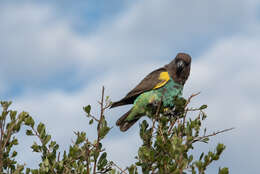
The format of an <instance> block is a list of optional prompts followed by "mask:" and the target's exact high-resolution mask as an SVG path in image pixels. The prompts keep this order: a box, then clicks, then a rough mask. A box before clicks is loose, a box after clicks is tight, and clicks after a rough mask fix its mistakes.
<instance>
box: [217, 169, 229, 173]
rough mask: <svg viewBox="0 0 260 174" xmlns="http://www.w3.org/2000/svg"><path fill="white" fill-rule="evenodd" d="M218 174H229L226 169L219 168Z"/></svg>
mask: <svg viewBox="0 0 260 174" xmlns="http://www.w3.org/2000/svg"><path fill="white" fill-rule="evenodd" d="M218 174H229V170H228V168H227V167H224V168H222V169H221V168H219V171H218Z"/></svg>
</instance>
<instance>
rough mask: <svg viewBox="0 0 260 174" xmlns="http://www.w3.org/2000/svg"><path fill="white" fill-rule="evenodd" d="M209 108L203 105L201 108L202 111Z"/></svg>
mask: <svg viewBox="0 0 260 174" xmlns="http://www.w3.org/2000/svg"><path fill="white" fill-rule="evenodd" d="M207 107H208V106H207V105H202V106H201V107H200V110H203V109H206V108H207Z"/></svg>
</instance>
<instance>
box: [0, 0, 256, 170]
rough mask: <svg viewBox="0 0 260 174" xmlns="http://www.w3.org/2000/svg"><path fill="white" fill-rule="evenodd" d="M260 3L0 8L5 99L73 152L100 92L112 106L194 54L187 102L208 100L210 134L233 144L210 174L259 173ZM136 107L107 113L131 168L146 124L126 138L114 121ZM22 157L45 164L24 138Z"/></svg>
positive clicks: (110, 144)
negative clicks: (222, 173)
mask: <svg viewBox="0 0 260 174" xmlns="http://www.w3.org/2000/svg"><path fill="white" fill-rule="evenodd" d="M259 31H260V2H259V1H257V0H229V1H225V0H218V1H206V0H201V1H187V0H183V1H177V0H162V1H158V0H142V1H137V0H132V1H128V0H126V1H119V0H110V1H105V0H101V1H90V0H87V1H86V0H79V1H77V3H75V2H72V1H68V0H65V1H51V0H46V1H44V2H43V1H33V0H24V1H18V0H13V1H7V0H3V1H1V2H0V38H1V39H0V62H1V63H0V96H1V98H0V100H8V101H9V100H11V101H13V105H12V108H13V109H16V110H18V111H23V110H25V111H28V112H29V113H30V114H31V115H32V116H33V117H34V118H35V120H36V122H38V123H39V122H43V123H45V124H46V127H47V130H48V132H49V133H50V134H52V135H53V136H52V137H53V139H54V140H56V141H57V142H58V143H59V144H61V149H62V150H64V149H68V147H69V144H71V142H72V140H73V138H75V136H74V134H73V131H77V130H79V131H86V132H87V135H88V136H89V137H90V138H92V139H93V138H94V137H95V129H93V128H92V129H91V128H90V127H89V126H88V120H87V119H86V118H85V117H84V112H83V110H82V107H83V106H85V105H88V104H91V105H92V108H93V110H92V112H93V114H96V115H97V114H98V113H99V110H98V108H99V105H98V103H97V101H98V100H99V99H100V96H101V88H102V86H105V93H106V95H109V96H110V97H111V99H112V100H113V101H115V100H118V99H120V98H122V97H123V96H124V95H125V94H126V93H127V92H128V91H129V90H131V89H132V88H133V87H134V86H135V85H136V84H137V83H138V82H140V80H142V78H143V77H144V76H145V75H147V74H148V73H150V72H151V71H153V70H154V69H156V68H159V67H161V66H163V65H165V64H167V63H169V62H170V61H171V60H172V59H173V58H174V57H175V56H176V54H177V53H178V52H185V53H188V54H190V55H191V56H192V66H191V75H190V77H189V79H188V81H187V83H186V84H185V87H184V92H183V93H184V97H188V96H190V95H191V94H193V93H197V92H201V94H200V95H199V96H198V97H196V98H195V99H194V101H193V102H192V104H193V106H200V105H202V104H207V105H208V109H207V110H206V111H207V114H208V118H207V120H206V122H205V125H206V127H207V128H208V131H209V132H213V131H217V130H221V129H225V128H230V127H235V128H236V129H235V130H232V131H231V132H228V133H225V134H221V135H218V136H215V137H213V138H212V139H211V141H210V143H209V144H206V145H205V144H197V148H198V149H199V150H202V151H205V152H206V151H208V150H213V148H214V146H215V145H216V144H217V143H218V142H221V143H224V144H225V145H226V146H227V148H226V150H225V151H224V153H223V155H222V157H221V159H220V160H219V161H218V162H215V163H214V164H212V166H211V167H210V168H209V169H208V172H209V173H217V171H218V168H219V167H220V166H221V167H223V166H227V167H229V169H230V173H231V174H232V173H236V174H244V173H252V174H254V173H258V172H257V171H258V170H259V167H258V166H259V159H258V158H259V157H258V156H259V154H260V149H259V146H260V139H259V138H258V137H259V136H258V133H259V131H260V129H259V126H258V123H259V122H260V118H259V117H258V115H259V114H258V108H259V104H260V103H259V97H258V96H259V95H260V92H259V88H260V81H259V77H258V76H259V65H260V59H259V57H260V51H259V45H260V35H259ZM129 107H130V106H126V107H121V108H115V109H113V110H109V111H107V112H106V116H107V119H108V121H109V125H111V126H113V129H112V130H111V133H110V134H109V135H108V137H107V139H106V140H104V142H103V143H104V146H105V148H106V150H107V151H108V153H109V154H108V158H109V159H111V160H113V161H115V162H116V163H117V164H118V165H119V166H121V167H122V168H124V167H125V166H127V165H129V164H130V163H132V162H134V161H135V160H134V156H135V154H136V153H137V150H138V145H140V144H141V141H140V138H139V135H138V130H139V128H138V124H136V125H135V126H133V128H131V129H130V130H129V131H127V132H125V133H122V132H120V131H119V130H118V128H117V127H116V126H115V121H116V120H117V119H118V118H119V116H121V115H122V114H123V113H124V112H125V111H127V109H129ZM18 136H19V137H20V138H21V139H22V140H23V141H21V140H20V145H19V146H18V147H17V149H18V152H19V154H18V160H19V161H22V162H26V164H28V166H29V167H36V164H37V162H38V161H39V160H40V156H39V155H37V154H33V153H32V152H31V149H30V148H28V147H29V146H31V144H32V141H36V139H33V140H32V138H31V137H26V136H24V134H23V133H21V134H19V135H18Z"/></svg>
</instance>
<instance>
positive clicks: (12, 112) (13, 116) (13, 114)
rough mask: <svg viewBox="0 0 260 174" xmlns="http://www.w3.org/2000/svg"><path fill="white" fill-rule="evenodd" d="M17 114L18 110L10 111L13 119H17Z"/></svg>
mask: <svg viewBox="0 0 260 174" xmlns="http://www.w3.org/2000/svg"><path fill="white" fill-rule="evenodd" d="M16 114H17V111H10V118H11V120H12V121H14V120H15V116H16Z"/></svg>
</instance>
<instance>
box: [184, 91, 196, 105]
mask: <svg viewBox="0 0 260 174" xmlns="http://www.w3.org/2000/svg"><path fill="white" fill-rule="evenodd" d="M199 94H200V92H198V93H195V94H192V95H191V96H190V97H189V98H188V100H187V101H186V103H185V105H184V107H185V108H186V106H187V105H188V104H189V103H190V102H191V99H192V98H193V97H195V96H197V95H199Z"/></svg>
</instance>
